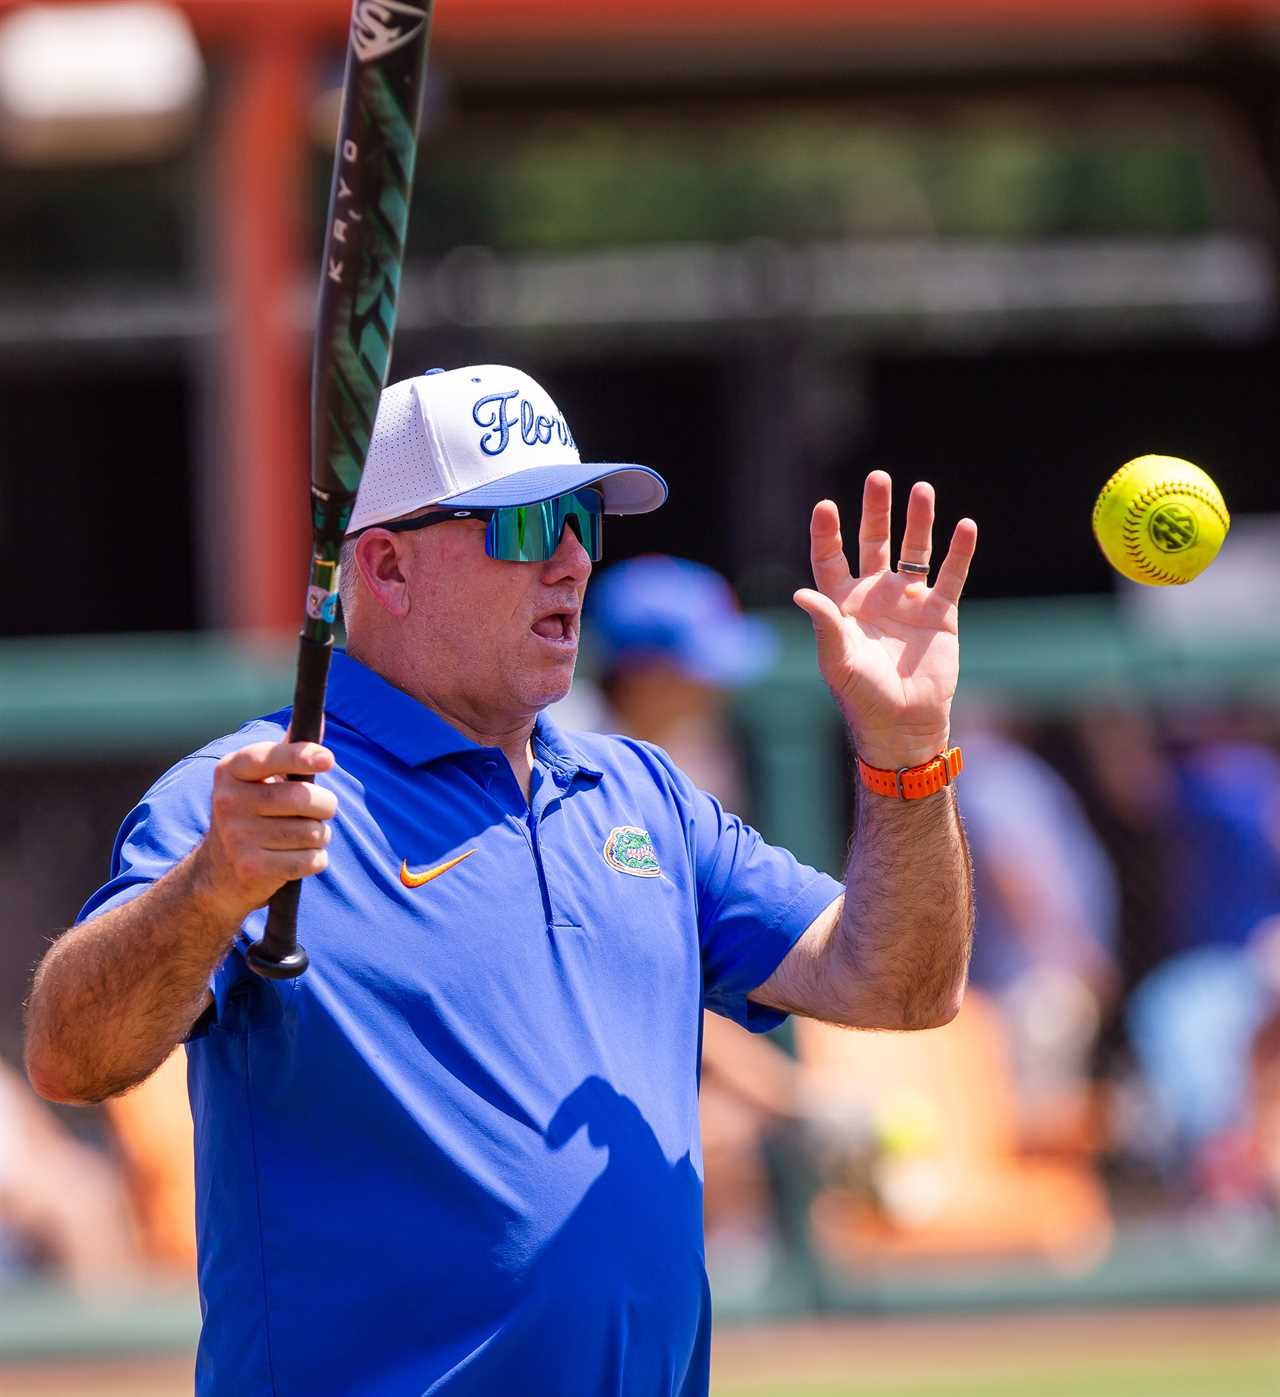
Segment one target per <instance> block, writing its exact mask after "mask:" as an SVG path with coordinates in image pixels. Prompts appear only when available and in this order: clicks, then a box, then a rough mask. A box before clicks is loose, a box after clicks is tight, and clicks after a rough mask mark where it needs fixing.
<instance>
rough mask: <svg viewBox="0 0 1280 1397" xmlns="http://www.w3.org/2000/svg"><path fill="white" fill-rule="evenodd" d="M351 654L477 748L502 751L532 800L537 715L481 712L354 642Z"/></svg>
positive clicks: (472, 705) (349, 648)
mask: <svg viewBox="0 0 1280 1397" xmlns="http://www.w3.org/2000/svg"><path fill="white" fill-rule="evenodd" d="M347 653H348V655H350V656H351V658H352V659H353V660H358V661H359V662H360V663H361V664H363V665H365V666H367V667H368V668H369V669H372V670H373V671H374V672H375V673H377V674H380V675H381V676H382V678H383V679H385V680H386V681H387V682H388V683H389V684H394V685H395V687H396V688H397V689H400V690H401V691H402V692H403V693H406V694H408V695H409V697H410V698H412V699H416V700H417V702H418V703H420V704H422V706H423V707H424V708H429V709H430V710H431V711H432V712H433V713H434V714H435V715H436V716H437V717H438V718H442V719H443V720H444V721H445V722H446V723H448V724H449V726H450V727H452V728H456V729H457V730H458V731H459V732H460V733H461V734H462V735H463V737H465V738H467V739H468V740H469V741H471V742H474V743H475V744H476V746H477V747H498V748H500V749H501V750H502V753H503V755H504V756H505V757H506V759H507V761H508V762H509V763H510V764H511V770H512V773H513V775H514V776H515V778H516V783H517V784H518V785H519V787H520V789H521V790H522V791H523V792H524V798H525V800H526V801H527V800H528V799H529V793H530V790H531V787H532V782H533V729H534V726H535V724H536V723H537V721H538V715H537V714H536V713H533V714H529V713H520V714H495V713H485V712H481V711H479V710H478V709H477V708H476V706H475V705H474V704H471V703H468V702H467V701H466V700H465V699H463V698H459V697H456V696H452V695H446V694H442V693H437V692H435V691H434V690H433V689H432V688H431V687H430V686H429V685H426V684H425V683H424V682H423V681H422V680H421V678H419V677H418V676H413V675H406V674H401V673H393V672H389V668H390V667H388V666H384V665H382V664H379V663H378V657H377V655H376V654H369V653H366V652H365V651H363V650H362V649H361V648H360V647H359V646H353V645H352V644H351V642H350V640H348V643H347Z"/></svg>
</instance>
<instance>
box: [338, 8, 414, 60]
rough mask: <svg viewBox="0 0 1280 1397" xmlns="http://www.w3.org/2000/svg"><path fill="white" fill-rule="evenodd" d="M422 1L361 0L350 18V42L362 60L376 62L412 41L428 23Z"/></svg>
mask: <svg viewBox="0 0 1280 1397" xmlns="http://www.w3.org/2000/svg"><path fill="white" fill-rule="evenodd" d="M426 22H427V17H426V15H425V14H424V13H423V10H422V6H420V5H406V4H404V3H402V0H359V3H358V4H357V5H356V7H355V12H354V13H353V15H352V18H351V42H352V44H353V45H354V46H355V51H356V56H357V57H358V58H359V59H360V62H361V63H376V62H377V61H378V59H380V58H385V57H386V56H387V54H389V53H394V52H395V51H396V49H400V48H403V47H404V46H405V45H406V44H407V43H411V42H412V41H413V40H414V39H415V38H416V37H417V36H418V33H419V32H420V31H421V29H422V26H423V25H424V24H426Z"/></svg>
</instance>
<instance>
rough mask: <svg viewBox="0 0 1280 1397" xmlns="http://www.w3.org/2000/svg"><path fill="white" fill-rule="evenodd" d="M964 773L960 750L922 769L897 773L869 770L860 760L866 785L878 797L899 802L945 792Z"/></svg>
mask: <svg viewBox="0 0 1280 1397" xmlns="http://www.w3.org/2000/svg"><path fill="white" fill-rule="evenodd" d="M963 770H964V757H963V756H961V754H960V749H959V747H952V748H950V749H949V750H947V751H945V752H939V753H938V755H937V756H936V757H934V759H933V760H932V761H931V762H925V763H924V764H923V765H922V766H901V767H899V768H898V769H897V771H885V770H884V769H883V768H882V767H878V766H868V765H867V764H866V762H864V761H863V760H862V758H861V757H859V758H858V775H859V776H860V777H861V778H862V784H863V785H864V786H866V788H867V789H868V790H870V791H874V792H875V793H876V795H878V796H894V797H896V798H897V799H898V800H923V799H924V798H925V797H926V796H932V795H937V794H938V792H939V791H942V790H945V789H946V788H947V787H948V786H949V785H950V784H951V783H952V781H954V780H955V779H956V777H957V776H959V775H960V773H961V772H962V771H963Z"/></svg>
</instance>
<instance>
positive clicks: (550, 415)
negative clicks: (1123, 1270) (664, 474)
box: [27, 365, 976, 1397]
mask: <svg viewBox="0 0 1280 1397" xmlns="http://www.w3.org/2000/svg"><path fill="white" fill-rule="evenodd" d="M665 497H666V486H665V485H664V484H663V482H662V481H661V480H660V479H659V478H658V477H657V476H656V475H655V474H654V473H653V472H652V471H649V470H646V469H645V468H643V467H639V466H616V465H598V464H584V463H582V462H581V460H580V459H579V456H578V453H577V450H576V448H575V446H574V443H573V438H572V436H571V434H570V432H569V429H568V427H567V425H566V424H565V422H564V419H563V417H562V415H561V414H560V413H559V411H558V410H557V408H556V407H555V405H554V403H552V401H551V400H550V398H549V397H548V396H547V395H546V393H545V392H544V391H543V390H542V389H541V388H540V387H539V386H538V385H537V384H536V383H534V382H533V381H532V380H531V379H529V378H528V377H526V376H525V375H523V374H521V373H519V372H517V371H516V370H513V369H507V368H501V367H496V366H491V365H487V366H480V367H476V368H466V369H458V370H453V371H452V372H449V373H436V374H432V375H425V376H423V377H422V378H418V379H413V380H410V381H408V382H405V383H402V384H397V385H395V386H393V387H392V388H390V389H388V390H387V392H386V393H385V394H384V398H383V403H382V407H381V409H380V412H379V416H378V422H377V426H376V429H375V432H374V438H373V443H372V448H371V451H370V456H369V462H368V465H367V467H366V472H365V476H364V480H363V482H362V485H361V490H360V496H359V499H358V501H357V504H356V509H355V513H354V515H353V518H352V522H351V530H350V534H349V537H348V542H347V547H346V551H345V554H344V563H345V567H344V584H345V585H344V609H345V611H346V616H347V625H348V651H347V654H346V655H339V656H337V657H336V658H335V664H334V671H333V676H332V681H331V687H330V692H329V699H328V704H327V714H328V718H327V726H326V734H325V746H324V747H318V746H316V745H314V744H303V743H291V742H289V741H288V740H287V731H286V729H287V723H288V717H289V715H288V712H287V710H286V711H282V712H280V713H276V714H272V715H270V716H269V717H266V718H262V719H258V720H256V721H254V722H251V723H249V724H247V725H246V726H245V727H244V728H242V729H241V730H240V731H239V732H237V733H235V734H233V735H231V736H229V737H224V738H220V739H219V740H218V741H216V742H213V743H211V744H210V745H209V746H208V747H206V748H204V749H203V750H202V751H200V752H198V753H196V754H195V755H193V756H192V757H189V758H187V759H186V760H185V761H183V762H180V763H179V764H178V765H177V766H176V767H174V768H173V769H172V770H171V771H169V772H168V773H166V775H164V776H163V777H162V778H161V779H160V780H159V781H158V782H157V783H156V785H155V786H154V787H153V788H152V789H151V790H150V791H149V792H148V793H147V795H146V796H145V797H144V798H143V800H142V803H141V804H140V805H139V806H138V807H137V808H136V809H135V810H134V811H133V812H132V813H131V814H130V815H129V817H128V819H127V820H126V821H125V824H124V826H123V828H122V830H121V832H120V836H119V839H118V841H117V844H116V848H115V853H114V856H113V864H112V878H111V881H110V882H109V883H108V884H107V885H106V886H105V887H103V888H102V889H100V890H99V891H98V892H97V893H96V894H95V895H94V896H93V897H92V898H91V899H90V900H89V902H88V904H87V905H86V907H85V909H84V911H83V913H82V914H81V918H80V921H79V923H78V924H77V926H76V927H75V928H74V929H73V930H71V931H70V932H68V933H67V934H66V935H65V936H63V937H62V938H61V939H60V940H59V941H58V942H57V943H56V944H55V945H54V947H53V948H52V949H51V951H50V952H49V954H48V955H47V956H46V958H45V961H44V963H43V964H42V966H41V967H40V970H39V972H38V974H37V978H36V983H35V987H34V989H33V992H32V998H31V1002H30V1009H29V1020H28V1057H27V1062H28V1071H29V1073H30V1075H31V1078H32V1081H33V1082H34V1083H35V1085H36V1087H37V1089H38V1090H40V1091H41V1092H42V1093H43V1094H44V1095H46V1096H48V1097H51V1098H52V1099H55V1100H61V1101H69V1102H90V1101H98V1100H102V1099H104V1098H105V1097H107V1096H110V1095H112V1094H113V1093H115V1092H118V1091H122V1090H126V1089H127V1088H128V1087H129V1086H131V1085H133V1084H135V1083H136V1082H138V1081H140V1080H142V1079H143V1078H144V1077H145V1076H147V1075H148V1073H149V1072H151V1071H152V1070H154V1068H155V1067H156V1066H157V1065H158V1064H159V1063H160V1062H161V1061H162V1060H163V1059H164V1057H165V1056H166V1055H167V1054H168V1052H169V1051H170V1050H171V1049H172V1047H173V1046H174V1045H175V1044H176V1043H178V1042H180V1041H182V1040H184V1039H186V1040H187V1041H188V1052H189V1070H190V1089H191V1100H192V1108H193V1112H194V1116H195V1124H196V1181H197V1213H198V1217H197V1223H198V1232H199V1246H200V1288H201V1300H202V1308H203V1313H204V1326H203V1332H202V1336H201V1342H200V1352H199V1357H198V1360H197V1372H196V1387H197V1391H198V1392H199V1393H202V1394H217V1397H233V1395H234V1397H257V1395H258V1394H276V1395H277V1397H295V1395H297V1397H302V1394H306V1397H317V1394H345V1393H352V1394H361V1395H362V1397H406V1394H415V1395H416V1394H495V1393H506V1392H529V1393H546V1394H556V1397H600V1395H601V1394H605V1393H610V1394H627V1395H628V1397H630V1395H632V1394H634V1397H659V1395H660V1394H670V1395H671V1397H675V1394H679V1395H680V1397H694V1395H695V1394H697V1395H699V1397H701V1394H705V1393H706V1391H707V1387H708V1353H709V1300H708V1294H707V1284H706V1275H705V1270H704V1267H703V1255H702V1222H701V1172H702V1165H701V1153H700V1147H699V1140H698V1128H697V1081H698V1059H699V1024H700V1022H701V1009H702V1008H703V1007H704V1006H705V1007H708V1008H711V1009H714V1010H716V1011H718V1012H719V1013H721V1014H724V1015H727V1016H728V1017H730V1018H733V1019H736V1020H737V1021H738V1022H739V1023H742V1024H744V1025H745V1026H746V1027H748V1028H751V1029H757V1030H759V1029H767V1028H770V1027H772V1026H774V1025H775V1024H777V1023H778V1022H779V1021H780V1020H781V1018H782V1016H783V1015H784V1014H785V1013H787V1012H799V1013H805V1014H811V1015H814V1016H817V1017H820V1018H823V1019H828V1020H831V1021H834V1022H839V1023H847V1024H850V1025H857V1026H863V1027H889V1028H920V1027H927V1026H930V1025H933V1024H937V1023H941V1022H945V1021H946V1019H948V1018H949V1017H950V1016H951V1014H953V1013H954V1012H955V1008H956V1006H957V1004H958V1002H959V997H960V994H961V993H962V987H963V982H964V975H965V966H966V961H967V953H968V941H969V935H970V925H971V919H972V914H971V907H970V879H969V868H968V860H967V852H966V849H965V845H964V838H963V834H962V832H961V829H960V825H959V820H958V817H957V814H956V808H955V802H954V796H953V794H952V792H951V791H950V789H949V787H950V783H951V780H952V778H953V777H954V775H955V774H956V772H957V771H958V770H959V754H958V753H957V752H955V751H954V749H952V750H950V751H949V750H948V748H947V736H948V715H949V711H950V703H951V696H952V694H953V692H954V689H955V682H956V674H957V666H958V646H957V641H956V608H957V603H958V601H959V597H960V592H961V588H962V587H963V584H964V579H965V576H966V573H967V570H968V565H969V561H970V559H971V557H972V553H973V548H974V542H975V538H976V530H975V528H974V526H973V525H972V524H971V523H970V522H969V521H962V523H961V524H960V525H959V526H958V527H957V530H956V533H955V535H954V537H953V540H952V544H951V547H950V550H949V552H948V555H947V557H946V560H945V561H944V563H943V564H942V567H941V569H940V571H939V574H938V577H937V580H936V583H935V585H934V586H933V587H932V588H930V587H929V586H928V584H927V581H926V578H927V575H928V572H929V563H930V550H931V536H932V525H933V496H932V491H931V490H930V489H929V487H928V486H917V487H916V488H915V490H914V491H913V492H912V496H911V500H910V503H909V505H908V510H907V522H906V529H905V533H904V538H903V545H902V554H901V559H900V561H899V565H898V570H897V571H896V572H894V571H891V570H890V557H889V522H890V521H889V513H890V508H889V500H890V489H889V480H888V477H887V476H885V475H883V474H882V473H876V474H874V475H872V476H871V477H869V479H868V481H867V485H866V490H865V493H864V499H863V519H862V529H861V534H860V540H859V543H860V566H859V573H860V575H859V577H857V578H854V577H853V576H852V575H851V573H850V571H849V567H848V565H847V563H846V561H845V555H844V552H843V546H842V543H841V538H840V530H839V516H838V514H837V512H836V509H835V506H834V505H832V504H831V503H830V502H828V501H824V502H823V503H821V504H820V505H819V506H818V507H817V509H816V510H815V511H814V517H813V521H812V525H811V533H812V545H813V548H812V553H813V567H814V578H815V583H816V590H812V591H811V590H803V591H801V592H798V593H797V595H796V600H797V603H798V604H799V605H800V606H802V607H803V608H804V610H805V611H806V612H807V613H808V614H809V615H810V617H811V619H812V621H813V624H814V628H815V632H816V635H817V642H818V656H819V663H820V667H821V669H822V673H823V675H824V677H825V678H826V680H827V682H828V684H829V685H830V686H831V688H832V690H833V693H834V695H835V697H836V699H837V701H838V702H839V703H840V705H841V707H842V709H843V711H844V713H845V716H846V717H847V719H848V721H849V724H850V728H851V734H852V738H853V742H854V745H855V748H856V750H857V754H858V756H857V760H858V769H859V773H860V775H861V778H862V781H863V783H864V784H865V785H866V786H867V787H868V788H869V791H870V792H873V793H874V794H868V795H867V796H866V798H865V799H863V800H861V801H860V802H859V811H860V813H859V819H858V828H857V830H856V833H855V840H854V845H853V852H852V855H851V858H850V865H849V869H848V871H847V876H846V881H845V884H844V887H842V886H841V885H840V884H839V883H837V882H835V881H834V880H832V879H830V878H828V877H826V876H825V875H823V874H821V873H818V872H816V871H814V870H813V869H810V868H805V867H802V866H801V865H799V864H797V863H796V861H795V860H794V859H793V858H791V856H790V855H789V854H787V853H785V852H784V851H782V850H779V849H775V848H771V847H770V846H768V845H767V844H765V843H764V842H763V841H762V840H761V838H760V837H759V835H758V834H756V833H755V832H754V831H753V830H751V829H750V828H749V827H747V826H744V825H743V824H742V823H741V822H740V821H739V820H737V819H736V818H735V817H734V816H732V815H730V814H727V813H726V812H725V811H724V810H723V809H722V808H721V807H720V806H719V805H718V803H717V802H716V801H715V800H713V799H712V798H711V797H709V796H707V795H705V794H703V793H701V792H699V791H698V790H697V789H695V788H694V787H693V785H692V784H691V783H690V782H689V781H688V780H687V779H686V778H685V777H684V776H683V775H682V774H681V773H680V772H679V771H678V770H677V769H676V768H675V767H674V766H673V765H672V763H671V762H670V760H669V759H668V758H667V757H666V756H665V754H664V753H662V752H661V751H659V750H658V749H656V748H653V747H650V746H647V745H645V744H643V743H638V742H632V741H629V740H626V739H622V738H609V737H599V736H592V735H584V734H574V735H573V737H572V738H570V737H569V736H567V735H566V734H564V733H562V732H560V731H558V730H557V729H556V728H555V726H554V725H553V724H552V723H551V722H549V721H547V720H546V718H545V717H543V716H542V710H543V709H544V708H546V707H547V705H548V704H550V703H552V702H554V701H555V700H557V699H559V698H561V697H563V696H564V694H565V693H566V692H567V690H568V688H569V685H570V683H571V680H572V676H573V667H574V661H575V659H576V654H577V637H578V618H579V615H580V612H581V606H582V599H583V595H584V591H585V588H586V584H587V579H588V576H589V574H590V572H591V565H592V562H593V561H594V560H596V559H597V558H599V556H600V528H601V517H602V515H603V514H604V513H617V514H627V513H640V512H644V511H647V510H651V509H654V508H656V507H657V506H658V505H660V504H661V503H662V502H663V500H664V499H665ZM635 604H636V606H638V607H643V605H644V598H643V596H638V597H636V599H635ZM300 774H306V775H310V776H314V777H316V778H317V779H316V780H315V782H314V783H313V784H305V783H298V782H289V781H286V780H285V779H284V778H285V777H287V776H289V775H300ZM313 874H319V875H321V876H319V877H314V878H311V880H310V881H309V882H308V883H307V885H306V888H305V889H304V894H303V900H302V915H301V920H302V926H303V928H304V938H305V941H306V945H307V949H308V951H309V952H310V956H311V968H310V970H309V971H308V972H307V973H306V975H305V976H303V977H302V978H301V979H298V980H294V981H288V982H283V983H277V982H271V981H266V980H260V979H257V978H255V977H254V976H253V975H252V974H251V973H250V972H249V970H248V968H247V966H246V962H245V958H244V952H245V949H246V948H247V947H248V946H250V945H251V944H252V942H253V941H254V940H255V939H256V938H257V937H259V936H260V935H261V934H262V928H263V923H264V916H265V914H264V912H263V910H262V909H263V907H264V905H265V903H266V902H267V900H268V899H269V898H270V896H271V894H272V893H273V892H274V891H275V889H276V888H277V887H279V886H280V885H281V884H282V883H283V882H285V881H286V880H288V879H290V878H298V877H310V875H313ZM846 888H847V889H848V895H847V896H846V895H845V889H846Z"/></svg>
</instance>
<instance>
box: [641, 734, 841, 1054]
mask: <svg viewBox="0 0 1280 1397" xmlns="http://www.w3.org/2000/svg"><path fill="white" fill-rule="evenodd" d="M661 755H662V756H663V757H664V758H665V765H666V766H667V769H668V771H669V772H670V774H671V776H672V779H673V780H674V781H675V782H676V791H677V798H678V800H679V802H680V804H681V806H682V808H683V816H684V819H685V823H686V830H687V833H688V838H689V849H690V854H691V857H692V860H693V873H694V879H695V883H696V887H697V897H698V936H699V940H700V942H701V946H702V978H703V995H704V1001H705V1003H706V1006H707V1008H708V1009H714V1010H715V1012H716V1013H718V1014H723V1015H724V1016H725V1018H729V1019H733V1020H734V1022H735V1023H739V1024H741V1025H742V1026H743V1027H744V1028H748V1029H750V1030H751V1031H752V1032H753V1033H766V1032H768V1031H769V1030H770V1029H773V1028H777V1026H778V1025H779V1024H780V1023H783V1022H784V1021H785V1020H786V1018H787V1015H786V1014H784V1013H782V1012H780V1011H779V1010H776V1009H770V1008H768V1007H766V1006H765V1005H763V1004H753V1003H751V1002H750V1000H748V998H747V996H748V995H749V994H750V993H751V991H752V990H754V989H757V988H759V986H760V985H762V984H764V982H765V981H766V980H767V979H768V978H769V976H770V975H772V974H773V972H774V971H775V970H776V969H777V968H778V966H779V965H780V964H781V963H782V961H783V960H784V959H785V958H786V955H787V952H788V951H790V950H791V948H792V946H794V945H795V944H796V942H797V941H798V940H799V939H800V937H801V936H803V935H804V933H805V931H806V930H807V929H808V927H809V926H810V925H811V923H812V922H813V921H814V920H815V918H817V916H818V915H819V914H820V913H821V912H823V911H824V910H825V909H826V908H828V907H829V906H830V905H831V904H832V903H833V902H834V901H835V900H836V898H838V897H840V896H842V895H843V893H844V888H843V887H842V886H841V884H839V883H838V882H837V881H836V880H835V879H834V878H832V877H831V876H830V875H829V874H826V873H822V872H820V871H819V870H818V869H816V868H811V867H809V865H807V864H802V863H800V862H799V860H797V859H796V858H795V857H793V856H792V855H791V854H790V853H788V851H787V850H786V849H780V848H778V847H777V846H776V845H773V844H769V843H766V841H765V840H764V838H763V837H762V836H761V835H760V833H759V832H758V831H757V830H754V829H753V828H752V827H751V826H750V825H748V824H745V823H744V822H743V821H742V820H740V819H739V818H738V816H736V815H732V814H730V813H729V812H728V811H726V810H725V809H724V807H723V806H722V805H721V804H720V802H719V801H718V800H716V798H715V797H714V796H711V795H708V794H707V792H706V791H701V790H698V788H697V787H695V786H694V785H693V783H692V782H691V781H689V779H688V778H687V777H686V776H685V775H684V774H683V773H682V772H681V771H679V770H678V769H677V768H676V767H675V766H674V765H673V764H672V763H671V760H670V758H667V757H666V756H665V753H663V754H661Z"/></svg>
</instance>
